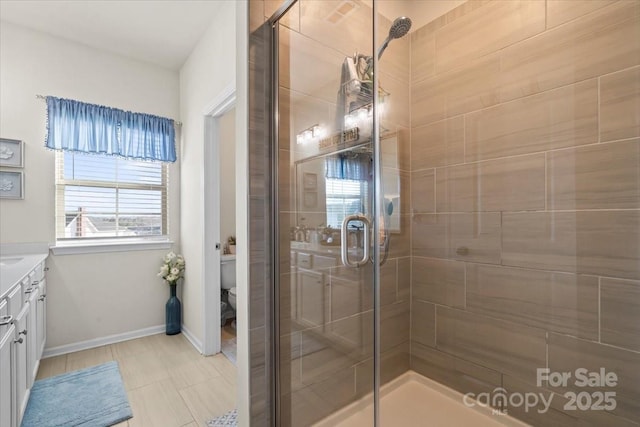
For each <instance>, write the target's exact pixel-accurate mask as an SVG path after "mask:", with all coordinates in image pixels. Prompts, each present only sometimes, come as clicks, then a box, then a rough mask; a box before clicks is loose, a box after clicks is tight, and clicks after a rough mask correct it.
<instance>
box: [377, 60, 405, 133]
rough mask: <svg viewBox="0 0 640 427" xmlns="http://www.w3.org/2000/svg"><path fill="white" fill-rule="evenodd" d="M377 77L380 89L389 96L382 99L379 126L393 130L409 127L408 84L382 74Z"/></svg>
mask: <svg viewBox="0 0 640 427" xmlns="http://www.w3.org/2000/svg"><path fill="white" fill-rule="evenodd" d="M385 59H386V58H385ZM379 75H380V87H381V88H382V89H384V90H385V91H386V92H387V93H388V94H389V96H387V97H386V98H385V99H384V106H383V112H382V114H380V125H381V126H382V127H383V128H387V129H395V128H396V126H403V127H409V126H410V119H411V111H410V108H411V104H410V103H409V98H410V94H409V93H410V87H409V83H407V82H403V81H401V80H397V79H395V78H393V77H392V76H390V75H388V74H386V73H383V72H380V73H379Z"/></svg>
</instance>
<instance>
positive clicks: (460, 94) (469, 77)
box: [411, 54, 502, 127]
mask: <svg viewBox="0 0 640 427" xmlns="http://www.w3.org/2000/svg"><path fill="white" fill-rule="evenodd" d="M501 90H502V82H501V79H500V58H499V55H497V54H491V55H487V56H485V57H483V58H480V59H478V60H475V61H473V62H470V63H469V64H468V65H467V66H465V67H464V68H460V69H456V70H453V71H451V72H448V73H443V74H438V75H436V76H434V77H431V78H428V79H425V80H422V81H420V82H418V83H415V84H413V85H412V87H411V126H412V127H416V126H422V125H426V124H429V123H433V122H436V121H439V120H442V119H445V118H447V117H453V116H457V115H459V114H463V113H469V112H471V111H474V110H479V109H481V108H486V107H491V106H492V105H496V104H497V103H499V102H500V97H499V92H500V91H501Z"/></svg>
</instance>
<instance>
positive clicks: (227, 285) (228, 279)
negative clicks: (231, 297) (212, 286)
mask: <svg viewBox="0 0 640 427" xmlns="http://www.w3.org/2000/svg"><path fill="white" fill-rule="evenodd" d="M234 286H236V256H235V255H220V287H221V288H222V289H231V288H233V287H234Z"/></svg>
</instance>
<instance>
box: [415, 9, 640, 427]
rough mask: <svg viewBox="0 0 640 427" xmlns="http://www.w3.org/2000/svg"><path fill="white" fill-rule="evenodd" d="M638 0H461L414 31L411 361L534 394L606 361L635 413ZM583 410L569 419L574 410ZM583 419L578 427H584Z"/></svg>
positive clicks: (601, 418) (466, 381) (425, 369)
mask: <svg viewBox="0 0 640 427" xmlns="http://www.w3.org/2000/svg"><path fill="white" fill-rule="evenodd" d="M639 137H640V2H638V1H635V0H634V1H625V0H622V1H580V0H575V1H565V0H546V1H545V0H539V1H519V0H510V1H497V0H495V1H470V2H467V3H465V4H463V5H462V6H460V7H458V8H457V9H454V10H453V11H451V12H449V13H448V14H446V15H445V16H443V17H441V18H439V19H437V20H436V21H433V22H431V23H429V24H428V25H426V26H424V27H422V28H420V29H418V30H416V31H415V32H413V33H412V35H411V147H410V150H411V156H410V158H411V165H410V169H411V210H412V211H411V212H412V217H411V235H412V239H411V255H412V257H411V262H412V281H411V291H412V298H411V368H412V369H413V370H415V371H417V372H419V373H421V374H423V375H426V376H428V377H430V378H432V379H434V380H437V381H439V382H441V383H443V384H445V385H448V386H450V387H452V388H454V389H457V390H459V391H461V392H463V393H467V392H475V393H478V392H483V391H486V392H490V391H492V390H494V389H495V388H496V387H504V388H505V389H506V390H507V392H524V391H534V392H540V391H542V390H541V389H538V388H536V386H535V384H536V369H537V368H545V367H548V368H549V369H550V370H551V371H559V372H564V371H570V372H574V371H575V369H577V368H587V369H588V370H590V371H597V370H598V369H599V368H600V367H605V368H606V370H607V371H613V372H615V373H616V374H617V375H618V379H619V381H618V385H617V386H616V387H614V388H597V389H590V388H588V389H587V391H589V392H593V391H595V390H600V391H615V392H616V400H617V407H616V409H615V410H613V411H611V412H603V411H580V410H577V411H571V410H565V409H564V404H565V403H566V399H565V398H564V396H563V394H564V393H565V392H566V391H575V392H580V391H585V389H584V388H582V389H581V388H578V387H572V385H571V384H573V382H572V381H570V382H569V385H568V386H567V387H566V388H562V387H558V388H552V387H549V388H548V389H547V391H546V392H554V393H556V394H555V395H554V398H553V404H552V409H551V410H550V411H549V412H548V413H545V414H539V413H538V412H537V411H536V410H533V409H531V410H529V411H528V412H526V411H525V410H524V408H522V407H515V406H513V405H512V406H506V407H505V409H506V410H507V411H508V413H509V414H510V415H513V416H516V417H518V418H521V419H523V420H525V421H527V422H530V423H532V424H535V425H545V426H547V425H562V426H569V425H578V424H579V423H580V422H583V423H584V421H585V420H586V421H587V422H592V423H594V424H595V425H607V426H614V425H625V426H626V425H636V424H635V423H638V422H639V421H640V281H639V279H640V138H639ZM580 420H582V421H580ZM580 425H583V424H580Z"/></svg>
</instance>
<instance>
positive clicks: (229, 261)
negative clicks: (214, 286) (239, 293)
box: [220, 255, 236, 324]
mask: <svg viewBox="0 0 640 427" xmlns="http://www.w3.org/2000/svg"><path fill="white" fill-rule="evenodd" d="M220 288H221V289H224V290H226V291H227V297H228V301H229V305H230V306H231V307H227V308H226V310H222V313H221V316H222V323H223V324H224V323H225V322H226V321H227V319H231V318H233V317H235V311H236V256H235V255H220Z"/></svg>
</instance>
